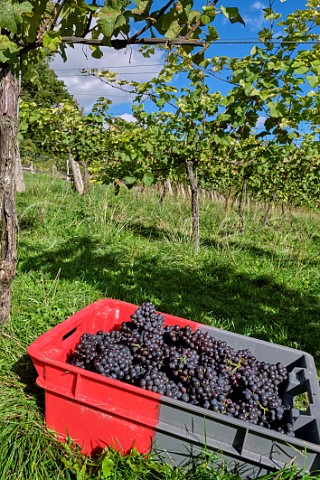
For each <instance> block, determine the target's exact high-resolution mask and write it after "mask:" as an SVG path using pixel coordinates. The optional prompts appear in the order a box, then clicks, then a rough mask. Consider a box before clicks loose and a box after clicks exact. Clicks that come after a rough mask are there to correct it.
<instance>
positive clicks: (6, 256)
mask: <svg viewBox="0 0 320 480" xmlns="http://www.w3.org/2000/svg"><path fill="white" fill-rule="evenodd" d="M0 82H1V83H0V207H1V220H2V233H1V258H0V323H5V322H7V321H8V320H9V316H10V308H11V290H12V282H13V279H14V276H15V273H16V262H17V216H16V210H15V173H16V155H17V145H18V140H17V136H18V119H17V111H18V81H17V78H16V77H15V75H14V74H13V73H12V72H11V71H10V70H7V69H6V68H2V69H1V73H0Z"/></svg>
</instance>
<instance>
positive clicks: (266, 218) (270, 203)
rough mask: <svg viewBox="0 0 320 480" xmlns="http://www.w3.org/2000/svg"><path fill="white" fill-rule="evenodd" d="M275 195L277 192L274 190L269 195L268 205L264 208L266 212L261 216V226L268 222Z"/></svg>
mask: <svg viewBox="0 0 320 480" xmlns="http://www.w3.org/2000/svg"><path fill="white" fill-rule="evenodd" d="M276 195H277V192H276V191H274V192H273V193H272V196H271V200H270V202H269V205H268V208H267V210H266V213H265V215H264V218H263V226H264V227H266V226H267V225H268V222H269V219H270V215H271V211H272V207H273V205H274V201H275V198H276Z"/></svg>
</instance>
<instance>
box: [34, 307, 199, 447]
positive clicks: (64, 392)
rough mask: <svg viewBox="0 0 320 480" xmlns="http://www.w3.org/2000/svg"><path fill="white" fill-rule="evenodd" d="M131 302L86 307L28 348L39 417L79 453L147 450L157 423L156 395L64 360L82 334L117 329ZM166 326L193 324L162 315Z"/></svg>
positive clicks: (128, 316)
mask: <svg viewBox="0 0 320 480" xmlns="http://www.w3.org/2000/svg"><path fill="white" fill-rule="evenodd" d="M136 309H137V306H136V305H132V304H129V303H126V302H121V301H118V300H110V299H103V300H99V301H97V302H95V303H93V304H91V305H88V306H87V307H85V308H84V309H82V310H81V311H79V312H77V313H76V314H74V315H73V316H72V317H70V318H68V319H67V320H65V321H64V322H63V323H61V324H59V325H57V326H56V327H54V328H52V329H51V330H49V331H48V332H46V333H44V334H43V335H41V336H40V337H39V338H38V339H37V340H35V341H34V342H33V343H32V344H31V345H30V346H29V347H28V350H27V351H28V354H29V355H30V357H31V358H32V361H33V364H34V366H35V368H36V370H37V373H38V375H39V376H38V378H37V380H36V382H37V384H38V385H39V386H40V387H42V388H44V389H45V418H46V424H47V426H48V428H49V429H52V430H54V431H56V432H57V433H58V437H59V438H60V439H61V440H65V439H66V436H70V437H71V438H72V439H73V440H74V441H75V442H76V443H77V444H79V445H80V446H81V447H82V451H83V453H89V454H95V453H98V452H99V451H101V450H102V449H103V448H105V446H106V445H109V446H112V447H115V448H117V449H118V450H120V451H122V452H124V453H126V452H128V451H130V449H131V448H133V447H135V448H136V449H137V450H138V451H139V452H141V453H147V452H149V451H150V448H151V445H152V440H153V438H154V436H155V427H156V425H157V423H158V419H159V412H160V402H159V399H160V397H161V395H159V394H157V393H154V392H149V391H146V390H143V389H141V388H138V387H135V386H132V385H128V384H125V383H123V382H120V381H119V380H113V379H112V378H106V377H104V376H102V375H99V374H97V373H93V372H89V371H87V370H82V369H80V368H78V367H75V366H73V365H70V364H67V363H66V362H67V359H68V357H69V355H70V354H71V353H73V351H74V349H75V346H76V344H77V343H78V341H79V339H80V337H81V335H82V334H83V333H96V332H97V331H99V330H103V331H110V330H116V329H118V328H119V326H120V324H121V323H122V322H123V321H128V320H129V319H130V315H131V314H132V313H134V312H135V310H136ZM166 324H168V325H176V324H180V325H186V324H188V325H190V326H191V328H193V329H196V328H198V325H199V324H197V323H195V322H192V321H188V320H185V319H180V318H178V317H173V316H170V315H169V316H168V315H166Z"/></svg>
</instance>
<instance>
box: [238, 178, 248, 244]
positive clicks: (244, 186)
mask: <svg viewBox="0 0 320 480" xmlns="http://www.w3.org/2000/svg"><path fill="white" fill-rule="evenodd" d="M247 186H248V177H246V176H245V177H244V179H243V183H242V189H241V193H240V199H239V205H238V212H239V217H240V233H241V235H243V234H244V231H245V218H244V210H245V207H246V201H247Z"/></svg>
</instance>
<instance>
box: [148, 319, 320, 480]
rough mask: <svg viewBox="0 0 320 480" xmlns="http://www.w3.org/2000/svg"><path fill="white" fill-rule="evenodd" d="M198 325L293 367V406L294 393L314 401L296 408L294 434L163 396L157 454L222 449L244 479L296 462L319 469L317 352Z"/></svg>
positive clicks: (180, 458) (181, 457)
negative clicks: (312, 352)
mask: <svg viewBox="0 0 320 480" xmlns="http://www.w3.org/2000/svg"><path fill="white" fill-rule="evenodd" d="M167 317H168V316H167ZM197 326H198V328H200V329H201V330H202V331H204V332H208V333H209V334H210V335H211V336H213V337H214V338H216V339H218V340H224V341H225V342H226V343H227V344H228V345H230V346H231V347H233V348H235V349H244V348H248V349H250V350H251V352H252V353H253V354H254V355H255V356H256V357H257V358H258V359H259V360H260V361H265V362H271V363H273V362H282V363H283V365H284V366H285V367H286V368H287V369H288V372H289V374H288V381H287V384H286V387H285V390H284V394H283V398H284V401H285V403H286V404H289V405H290V406H291V407H293V406H294V401H295V397H296V396H297V395H300V394H302V393H306V394H307V397H308V403H309V404H308V407H307V409H306V410H305V411H299V410H297V409H294V408H293V409H292V420H293V426H294V432H295V435H296V436H295V437H289V436H287V435H284V434H281V433H278V432H276V431H274V430H269V429H267V428H264V427H260V426H256V425H253V424H251V423H248V422H245V421H242V420H237V419H235V418H233V417H229V416H226V415H222V414H219V413H214V412H211V411H208V410H205V409H202V408H199V407H194V406H192V405H189V404H186V403H184V402H179V401H177V400H172V399H170V398H167V397H162V399H161V410H160V419H159V422H158V425H157V434H156V441H155V444H154V447H155V449H156V451H157V452H158V455H159V456H161V457H162V458H163V459H165V460H166V461H170V462H171V463H173V464H175V465H181V464H182V463H184V462H186V461H188V460H189V458H190V455H191V456H197V455H198V454H199V452H200V451H201V450H202V449H203V447H205V449H206V450H207V451H209V452H219V454H220V457H221V461H226V462H227V463H230V465H231V466H233V467H235V468H236V469H237V470H238V471H239V472H240V473H241V476H242V477H243V478H256V477H257V476H260V475H264V474H267V473H270V472H272V471H276V470H279V469H281V468H283V467H285V466H286V465H288V464H290V463H291V462H293V463H294V464H295V465H296V466H298V468H301V469H304V470H306V471H310V472H315V471H318V470H319V471H320V445H319V442H320V389H319V383H318V378H317V374H316V368H315V364H314V360H313V357H312V356H311V355H309V354H308V353H305V352H302V351H300V350H295V349H292V348H287V347H283V346H281V345H277V344H272V343H268V342H265V341H262V340H258V339H255V338H251V337H247V336H244V335H239V334H235V333H231V332H227V331H224V330H220V329H216V328H212V327H207V326H204V325H199V324H198V325H197Z"/></svg>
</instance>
